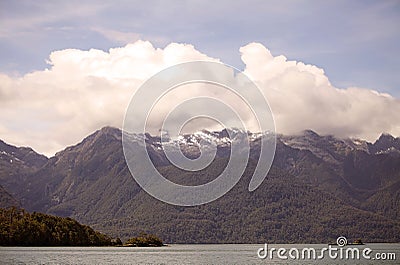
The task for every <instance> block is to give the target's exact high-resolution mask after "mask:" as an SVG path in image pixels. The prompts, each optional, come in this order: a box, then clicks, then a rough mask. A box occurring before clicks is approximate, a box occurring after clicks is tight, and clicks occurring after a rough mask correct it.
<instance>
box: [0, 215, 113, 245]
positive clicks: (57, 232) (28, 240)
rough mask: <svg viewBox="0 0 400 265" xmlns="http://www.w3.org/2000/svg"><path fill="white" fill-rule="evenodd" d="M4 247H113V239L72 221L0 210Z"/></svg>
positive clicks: (1, 237)
mask: <svg viewBox="0 0 400 265" xmlns="http://www.w3.org/2000/svg"><path fill="white" fill-rule="evenodd" d="M0 224H1V225H0V245H1V246H109V245H112V243H113V242H114V240H112V239H111V238H110V237H109V236H107V235H104V234H102V233H100V232H97V231H95V230H93V229H92V228H91V227H89V226H87V225H81V224H80V223H78V222H77V221H75V220H73V219H71V218H68V217H67V218H62V217H56V216H51V215H48V214H43V213H36V212H34V213H28V212H26V211H25V210H23V209H18V208H15V207H11V208H8V209H3V208H0Z"/></svg>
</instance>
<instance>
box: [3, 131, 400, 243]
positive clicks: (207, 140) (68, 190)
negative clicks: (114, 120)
mask: <svg viewBox="0 0 400 265" xmlns="http://www.w3.org/2000/svg"><path fill="white" fill-rule="evenodd" d="M236 133H240V132H236ZM226 136H227V131H226V130H224V131H221V132H207V131H203V132H199V133H197V134H193V135H187V136H184V137H181V138H179V139H174V140H171V141H179V142H178V144H179V147H180V148H181V149H182V151H183V153H184V154H186V155H187V156H188V157H192V158H195V157H197V156H198V151H199V149H198V146H199V143H200V142H201V143H202V144H211V142H212V141H214V142H215V143H216V145H217V148H218V149H217V157H216V159H215V160H214V161H213V163H212V164H211V165H210V166H209V167H207V168H206V169H204V170H202V171H199V172H195V173H189V172H184V171H183V170H179V169H177V168H175V167H174V166H172V165H169V163H168V161H167V160H166V157H165V155H164V154H163V151H162V148H161V139H160V138H159V137H152V136H150V135H147V134H146V135H135V136H134V137H136V138H137V140H140V139H143V137H144V138H145V141H146V147H147V150H148V151H149V153H150V157H151V159H152V160H153V162H154V164H155V165H156V166H157V169H158V170H159V171H160V172H161V173H162V174H163V175H164V176H165V177H166V178H167V179H170V180H171V181H174V182H176V183H181V184H185V185H197V184H199V183H205V182H207V181H209V180H211V179H213V178H215V177H216V176H217V175H218V174H219V173H220V172H222V170H223V169H224V167H225V165H226V161H227V159H228V158H229V153H230V140H229V139H227V137H226ZM258 136H259V135H257V134H252V135H250V141H251V147H252V149H251V158H250V162H249V164H248V168H247V169H246V172H245V174H244V176H243V177H242V178H241V180H240V181H239V183H238V184H237V185H236V186H235V187H234V188H233V189H232V190H231V191H230V192H228V193H227V194H226V195H224V196H223V197H221V198H220V199H218V200H216V201H214V202H212V203H209V204H206V205H202V206H197V207H177V206H171V205H167V204H165V203H162V202H160V201H158V200H156V199H154V198H152V197H151V196H149V195H148V194H147V193H146V192H144V191H143V190H142V189H141V188H140V187H139V186H138V185H137V183H136V182H135V181H134V180H133V178H132V177H131V176H130V173H129V171H128V169H127V166H126V163H125V160H124V156H123V153H122V144H121V131H120V130H118V129H115V128H111V127H105V128H103V129H101V130H99V131H97V132H95V133H94V134H92V135H90V136H88V137H86V138H85V139H84V140H83V141H82V142H81V143H79V144H77V145H75V146H71V147H68V148H66V149H65V150H63V151H61V152H59V153H57V154H56V155H55V156H54V157H52V158H50V159H48V160H47V159H46V161H45V163H44V164H43V165H42V166H40V167H39V168H34V169H30V171H29V170H28V171H27V173H26V174H25V175H24V178H22V179H19V180H18V186H19V187H24V188H19V193H18V196H16V198H17V199H19V200H20V201H21V203H22V205H23V207H25V208H26V209H28V210H29V211H42V212H47V213H50V214H56V215H60V216H69V217H73V218H76V219H77V220H79V221H80V222H83V223H86V224H89V225H92V226H93V227H95V228H96V229H99V230H101V231H103V232H107V233H108V234H111V235H113V236H119V237H121V238H128V237H131V236H134V235H136V234H137V233H139V232H143V231H144V232H148V233H154V234H158V235H160V236H162V237H163V239H164V240H165V241H166V242H169V243H171V242H174V243H177V242H179V243H212V242H220V243H222V242H237V243H239V242H241V243H245V242H254V243H256V242H266V241H267V240H268V242H322V241H331V240H334V239H335V238H336V237H337V236H338V235H347V236H348V237H349V238H363V239H364V240H366V241H385V242H394V241H400V228H399V227H400V222H399V219H398V216H399V212H398V211H399V210H398V209H399V207H398V201H399V200H398V199H396V198H398V196H399V190H400V185H399V179H400V175H399V172H400V157H399V155H398V153H399V152H398V151H399V149H398V146H397V142H398V138H393V137H392V138H393V139H392V138H390V139H391V140H389V141H386V140H384V139H386V138H388V136H387V135H383V136H382V137H383V138H382V137H381V138H382V139H381V138H380V139H378V140H377V141H376V142H375V143H367V142H365V141H360V140H352V139H338V138H335V137H333V136H320V135H318V134H316V133H314V132H312V131H305V132H304V133H303V134H301V135H297V136H283V135H279V136H278V138H277V152H276V156H275V160H274V163H273V167H272V170H271V171H270V173H269V174H268V176H267V179H265V180H264V182H263V183H262V185H261V186H260V187H259V188H258V189H256V190H255V191H254V192H248V190H247V187H248V183H249V181H250V178H251V172H252V170H254V167H255V165H256V163H257V160H256V159H257V157H258V147H259V142H258V139H259V138H258ZM136 138H135V139H136ZM202 140H203V141H202ZM388 150H389V151H388ZM138 163H140V161H138ZM3 170H4V169H3ZM7 170H11V169H7ZM13 170H14V169H13ZM3 172H4V171H3ZM0 179H1V180H2V182H1V183H0V184H3V183H10V181H11V180H10V179H9V177H7V176H6V175H4V174H3V175H0ZM4 186H5V185H4Z"/></svg>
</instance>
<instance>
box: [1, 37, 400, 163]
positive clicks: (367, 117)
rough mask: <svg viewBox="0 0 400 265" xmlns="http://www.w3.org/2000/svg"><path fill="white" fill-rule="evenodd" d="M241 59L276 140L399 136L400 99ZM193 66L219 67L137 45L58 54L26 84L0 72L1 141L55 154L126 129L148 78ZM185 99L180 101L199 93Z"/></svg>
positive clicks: (257, 53)
mask: <svg viewBox="0 0 400 265" xmlns="http://www.w3.org/2000/svg"><path fill="white" fill-rule="evenodd" d="M240 53H241V59H242V61H243V62H244V64H245V69H244V72H245V73H246V74H247V75H248V76H249V77H250V78H251V79H252V80H253V81H254V82H255V83H256V84H257V85H258V86H259V88H260V89H261V90H262V92H263V93H264V94H265V96H266V97H267V99H268V101H269V103H270V106H271V109H272V111H273V114H274V118H275V123H276V127H277V131H278V132H279V133H284V134H292V133H297V132H299V131H302V130H304V129H313V130H315V131H317V132H318V133H321V134H334V135H337V136H340V137H360V138H363V139H367V140H375V139H376V138H377V137H378V136H379V135H380V134H381V133H382V132H388V133H391V134H393V135H396V136H399V135H400V115H399V113H400V100H399V99H396V98H394V97H392V96H390V95H388V94H382V93H379V92H377V91H373V90H368V89H363V88H357V87H349V88H346V89H341V88H336V87H334V86H333V85H332V84H331V83H330V82H329V79H328V77H327V76H326V75H325V73H324V71H323V70H322V69H320V68H318V67H316V66H313V65H306V64H304V63H302V62H295V61H288V60H287V59H286V57H284V56H282V55H280V56H273V55H272V54H271V52H270V51H269V50H268V49H267V48H266V47H264V46H263V45H261V44H259V43H250V44H248V45H246V46H244V47H242V48H241V49H240ZM191 60H212V61H218V59H216V58H211V57H209V56H207V55H206V54H203V53H201V52H199V51H197V50H196V49H195V48H194V47H193V46H192V45H188V44H178V43H171V44H169V45H168V46H166V47H165V48H164V49H156V48H154V47H153V45H152V44H151V43H150V42H146V41H141V40H138V41H136V42H134V43H132V44H128V45H126V46H124V47H121V48H114V49H110V50H109V51H108V52H104V51H101V50H95V49H91V50H89V51H82V50H76V49H66V50H60V51H55V52H53V53H51V54H50V56H49V59H48V63H49V65H50V68H49V69H45V70H43V71H36V72H31V73H29V74H26V75H24V76H22V77H15V76H10V75H7V74H1V73H0V105H1V112H0V139H2V140H4V141H6V142H9V143H12V144H16V145H22V146H31V147H33V148H34V149H35V150H37V151H39V152H42V153H45V154H47V155H52V154H54V153H55V152H56V151H59V150H61V149H63V148H64V147H65V146H67V145H71V144H74V143H76V142H78V141H80V140H81V139H82V138H83V137H84V136H86V135H87V134H89V133H91V132H93V131H94V130H96V129H99V128H100V127H102V126H106V125H111V126H116V127H120V128H121V127H122V122H123V118H124V113H125V110H126V107H127V106H128V104H129V101H130V98H131V97H132V95H133V93H134V92H135V91H136V89H137V88H138V87H139V86H140V85H141V84H142V83H143V82H144V81H145V80H146V79H147V78H149V77H150V76H152V75H154V74H155V73H157V72H158V71H160V70H162V69H164V68H165V67H168V66H171V65H174V64H176V63H182V62H187V61H191ZM193 91H195V92H193ZM181 93H183V94H185V95H184V96H182V95H181V96H182V98H183V97H190V96H191V94H193V93H194V94H195V95H198V93H199V91H198V90H191V89H186V90H182V92H181ZM210 93H214V95H215V96H216V97H220V98H221V97H224V95H225V94H224V92H221V91H217V90H216V91H211V92H210Z"/></svg>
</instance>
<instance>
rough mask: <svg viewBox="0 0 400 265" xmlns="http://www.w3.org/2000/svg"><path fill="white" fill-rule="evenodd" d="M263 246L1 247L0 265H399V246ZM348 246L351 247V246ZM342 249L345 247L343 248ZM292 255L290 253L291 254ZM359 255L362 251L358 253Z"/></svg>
mask: <svg viewBox="0 0 400 265" xmlns="http://www.w3.org/2000/svg"><path fill="white" fill-rule="evenodd" d="M262 247H264V245H263V244H254V245H241V244H232V245H229V244H226V245H170V246H167V247H161V248H121V247H0V264H147V265H153V264H154V265H156V264H160V265H161V264H165V265H169V264H400V244H367V245H364V246H357V248H358V249H360V251H361V250H363V249H365V248H367V247H368V248H370V249H371V250H372V252H371V253H370V254H369V256H371V257H375V256H374V255H375V254H376V253H395V255H396V260H386V261H382V260H379V261H378V260H372V259H371V260H366V259H363V258H362V257H361V258H360V260H344V259H339V258H337V259H331V258H330V257H329V256H328V253H326V255H325V258H324V259H323V260H309V259H305V260H304V259H303V260H302V259H298V260H293V259H291V258H290V257H288V259H287V260H282V259H279V258H278V256H277V254H276V252H275V253H273V259H270V258H268V257H267V258H266V259H260V258H259V257H258V256H257V251H258V249H259V248H262ZM324 247H325V248H326V247H327V245H299V244H297V245H295V244H291V245H283V244H281V245H276V244H274V245H268V249H269V250H270V249H271V248H277V249H278V248H285V249H287V252H286V256H288V252H289V250H290V249H291V248H297V249H299V250H300V253H301V250H302V249H303V248H315V249H316V250H317V253H319V252H320V251H321V249H322V248H324ZM350 247H351V246H350ZM343 249H344V250H345V249H346V247H344V248H343ZM262 253H263V252H261V253H260V254H262ZM293 253H295V252H292V254H293ZM360 253H361V252H360Z"/></svg>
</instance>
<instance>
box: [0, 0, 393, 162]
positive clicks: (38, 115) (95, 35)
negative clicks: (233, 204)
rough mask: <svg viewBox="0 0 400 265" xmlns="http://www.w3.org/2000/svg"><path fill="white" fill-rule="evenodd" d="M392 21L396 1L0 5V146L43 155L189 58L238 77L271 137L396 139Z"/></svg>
mask: <svg viewBox="0 0 400 265" xmlns="http://www.w3.org/2000/svg"><path fill="white" fill-rule="evenodd" d="M398 25H400V2H399V1H0V106H1V113H0V139H2V140H4V141H6V142H8V143H10V144H14V145H18V146H21V145H22V146H31V147H33V148H34V149H35V150H36V151H38V152H40V153H44V154H46V155H48V156H50V155H53V154H54V153H55V152H57V151H60V150H61V149H63V148H65V147H66V146H68V145H71V144H75V143H77V142H79V141H80V140H81V139H82V138H83V137H85V136H86V135H88V134H90V133H91V132H93V131H94V130H96V129H99V128H101V127H102V126H105V125H111V126H116V127H121V124H122V120H123V115H124V111H125V109H126V107H127V105H128V103H129V98H131V96H132V94H134V92H135V91H136V89H137V88H138V87H139V86H140V84H142V83H143V82H144V81H145V80H146V79H147V78H149V77H151V76H152V75H153V74H155V73H157V72H158V71H160V70H162V69H164V68H165V67H167V66H171V65H173V64H176V63H180V62H186V61H190V60H199V59H200V60H214V61H219V62H223V63H227V64H230V65H232V66H234V67H237V68H239V69H241V70H244V72H245V73H246V74H247V75H248V76H249V77H250V78H252V79H253V81H254V82H255V83H256V84H257V85H258V86H259V87H260V89H261V90H262V91H263V93H264V94H265V95H266V96H267V98H268V100H269V103H270V105H271V108H272V110H273V113H274V116H275V122H276V127H277V130H278V132H281V133H295V132H297V131H300V130H303V129H313V130H316V131H317V132H318V133H321V134H334V135H337V136H340V137H360V138H363V139H367V140H369V141H373V140H374V139H376V138H377V137H378V136H379V135H380V134H381V133H382V132H388V133H391V134H393V135H395V136H400V118H399V115H398V113H400V102H399V98H400V79H399V78H398V73H399V72H400V52H399V47H400V34H399V30H398ZM220 96H223V95H222V94H221V95H220Z"/></svg>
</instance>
